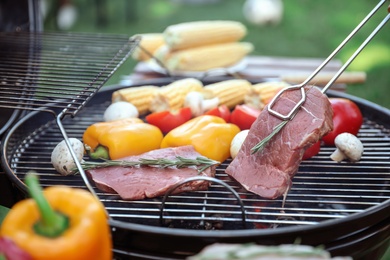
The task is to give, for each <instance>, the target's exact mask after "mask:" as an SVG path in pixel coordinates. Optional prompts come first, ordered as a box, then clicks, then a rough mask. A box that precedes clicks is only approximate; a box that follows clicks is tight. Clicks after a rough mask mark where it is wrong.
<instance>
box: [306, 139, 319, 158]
mask: <svg viewBox="0 0 390 260" xmlns="http://www.w3.org/2000/svg"><path fill="white" fill-rule="evenodd" d="M320 150H321V141H318V142H316V143H314V144H313V145H312V146H310V147H309V148H307V149H306V151H305V153H304V154H303V157H302V160H306V159H310V158H311V157H313V156H315V155H317V154H318V153H319V152H320Z"/></svg>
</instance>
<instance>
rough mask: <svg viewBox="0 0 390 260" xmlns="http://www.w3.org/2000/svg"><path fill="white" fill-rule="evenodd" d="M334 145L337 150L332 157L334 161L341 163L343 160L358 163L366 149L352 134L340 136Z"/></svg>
mask: <svg viewBox="0 0 390 260" xmlns="http://www.w3.org/2000/svg"><path fill="white" fill-rule="evenodd" d="M334 143H335V145H336V147H337V149H336V151H334V152H333V153H332V154H331V155H330V158H331V159H332V160H333V161H337V162H341V161H343V160H349V161H351V162H357V161H359V160H360V158H361V157H362V154H363V150H364V147H363V144H362V142H361V141H360V140H359V139H358V138H357V137H356V136H355V135H353V134H350V133H342V134H339V135H338V136H337V137H336V139H335V140H334Z"/></svg>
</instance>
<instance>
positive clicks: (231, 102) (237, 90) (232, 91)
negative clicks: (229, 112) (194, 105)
mask: <svg viewBox="0 0 390 260" xmlns="http://www.w3.org/2000/svg"><path fill="white" fill-rule="evenodd" d="M251 87H252V84H251V83H250V82H249V81H247V80H245V79H230V80H225V81H220V82H217V83H213V84H210V85H206V86H205V87H204V88H203V94H204V95H205V97H206V98H214V97H218V98H219V104H220V105H226V106H228V107H229V108H230V109H232V108H234V107H235V106H236V105H238V104H241V103H242V102H243V101H244V97H245V94H246V93H247V92H248V91H249V90H250V89H251Z"/></svg>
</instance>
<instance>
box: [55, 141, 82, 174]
mask: <svg viewBox="0 0 390 260" xmlns="http://www.w3.org/2000/svg"><path fill="white" fill-rule="evenodd" d="M69 142H70V143H71V145H72V149H73V151H74V152H75V154H76V157H77V159H78V160H79V162H81V161H82V160H83V156H84V145H83V143H82V142H81V141H80V140H79V139H76V138H69ZM51 163H52V164H53V166H54V168H55V169H56V170H57V171H58V172H59V173H61V175H64V176H67V175H71V174H74V173H75V171H74V169H76V163H75V161H74V160H73V157H72V155H71V153H70V151H69V149H68V146H67V145H66V142H65V140H62V141H61V142H60V143H59V144H57V146H56V147H55V148H54V150H53V152H52V154H51Z"/></svg>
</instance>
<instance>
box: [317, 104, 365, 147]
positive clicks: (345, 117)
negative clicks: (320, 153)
mask: <svg viewBox="0 0 390 260" xmlns="http://www.w3.org/2000/svg"><path fill="white" fill-rule="evenodd" d="M329 101H330V103H331V105H332V108H333V130H332V131H331V132H330V133H328V134H327V135H325V136H324V137H323V138H322V140H323V141H324V143H325V144H326V145H334V139H335V138H336V136H338V135H339V134H341V133H344V132H347V133H350V134H353V135H357V133H358V132H359V129H360V127H361V126H362V124H363V116H362V113H361V111H360V109H359V107H358V106H357V105H356V104H355V103H354V102H353V101H351V100H349V99H346V98H329Z"/></svg>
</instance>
